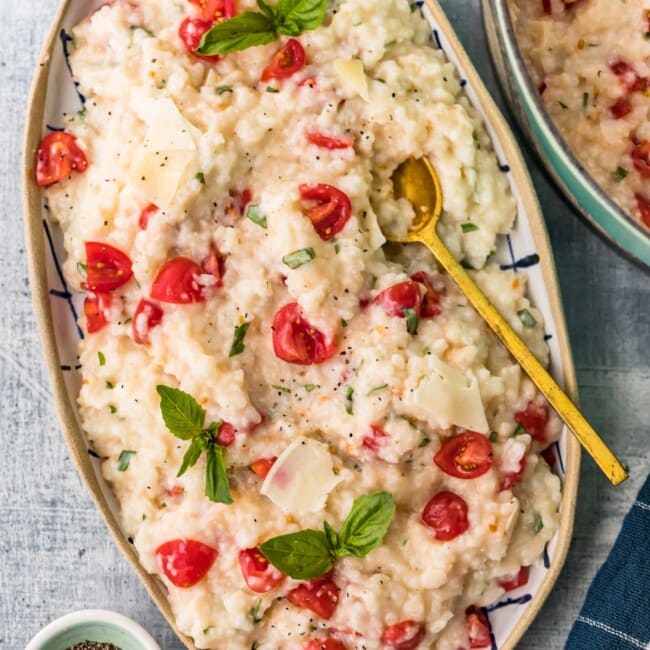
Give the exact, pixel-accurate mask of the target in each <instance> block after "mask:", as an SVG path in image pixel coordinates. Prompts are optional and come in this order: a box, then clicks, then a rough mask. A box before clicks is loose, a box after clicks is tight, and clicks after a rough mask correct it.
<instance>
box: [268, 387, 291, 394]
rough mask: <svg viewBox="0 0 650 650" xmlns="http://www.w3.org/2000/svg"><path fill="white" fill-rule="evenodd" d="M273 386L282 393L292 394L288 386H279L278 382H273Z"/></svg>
mask: <svg viewBox="0 0 650 650" xmlns="http://www.w3.org/2000/svg"><path fill="white" fill-rule="evenodd" d="M271 388H275V389H276V390H279V391H280V392H282V393H288V394H289V395H291V389H290V388H287V387H286V386H279V385H278V384H271Z"/></svg>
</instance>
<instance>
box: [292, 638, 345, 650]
mask: <svg viewBox="0 0 650 650" xmlns="http://www.w3.org/2000/svg"><path fill="white" fill-rule="evenodd" d="M302 650H346V648H345V646H344V645H343V644H342V643H341V642H340V641H337V640H336V639H333V638H332V637H324V638H322V639H312V640H311V641H308V642H307V643H305V645H304V646H303V647H302Z"/></svg>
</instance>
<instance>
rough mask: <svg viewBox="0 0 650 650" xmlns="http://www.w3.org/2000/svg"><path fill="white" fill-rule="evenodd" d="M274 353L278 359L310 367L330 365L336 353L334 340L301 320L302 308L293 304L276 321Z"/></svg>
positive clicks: (274, 325) (281, 310) (281, 311)
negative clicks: (323, 363)
mask: <svg viewBox="0 0 650 650" xmlns="http://www.w3.org/2000/svg"><path fill="white" fill-rule="evenodd" d="M273 351H274V352H275V356H276V357H278V359H282V360H283V361H287V362H288V363H296V364H298V365H303V366H307V365H311V364H314V363H322V362H323V361H327V359H329V358H330V357H331V356H332V355H333V354H334V352H335V351H336V350H335V347H334V343H333V341H332V340H331V339H328V338H327V337H326V336H325V334H323V333H322V332H321V331H320V330H317V329H316V328H314V327H312V326H311V325H310V324H309V323H308V322H307V321H306V320H305V319H304V318H303V317H302V311H301V309H300V305H299V304H298V303H297V302H291V303H289V304H287V305H285V306H284V307H282V308H281V309H279V310H278V312H277V314H276V315H275V318H274V319H273Z"/></svg>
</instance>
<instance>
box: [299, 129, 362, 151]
mask: <svg viewBox="0 0 650 650" xmlns="http://www.w3.org/2000/svg"><path fill="white" fill-rule="evenodd" d="M307 140H309V142H311V143H312V144H315V145H316V146H317V147H322V148H323V149H349V148H350V147H352V146H353V145H354V142H353V141H352V140H351V139H350V138H345V137H343V136H333V135H325V134H324V133H319V132H318V131H307Z"/></svg>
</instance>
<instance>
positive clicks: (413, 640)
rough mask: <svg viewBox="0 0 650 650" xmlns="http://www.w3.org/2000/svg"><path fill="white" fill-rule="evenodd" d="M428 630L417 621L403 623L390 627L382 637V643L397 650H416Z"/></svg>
mask: <svg viewBox="0 0 650 650" xmlns="http://www.w3.org/2000/svg"><path fill="white" fill-rule="evenodd" d="M425 634H426V628H425V627H424V623H418V622H417V621H410V620H409V621H401V622H400V623H395V624H394V625H390V626H388V627H387V628H386V629H385V630H384V631H383V633H382V635H381V642H382V643H383V644H384V645H387V646H389V647H391V648H395V649H396V650H415V648H417V647H418V646H419V645H420V643H421V641H422V639H424V635H425Z"/></svg>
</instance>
